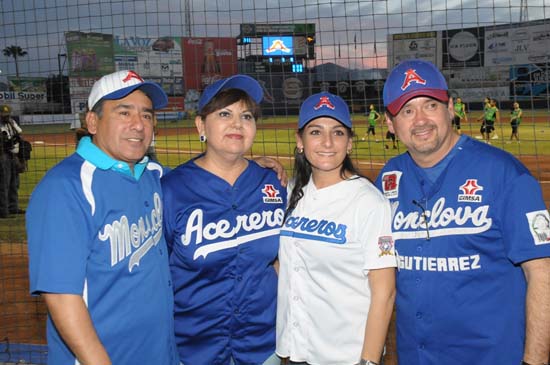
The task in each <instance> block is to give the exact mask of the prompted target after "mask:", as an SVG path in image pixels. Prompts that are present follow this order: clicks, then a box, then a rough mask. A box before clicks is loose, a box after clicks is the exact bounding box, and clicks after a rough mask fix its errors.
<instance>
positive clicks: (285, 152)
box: [0, 113, 550, 243]
mask: <svg viewBox="0 0 550 365" xmlns="http://www.w3.org/2000/svg"><path fill="white" fill-rule="evenodd" d="M537 114H538V113H537ZM541 115H542V114H541ZM474 118H475V116H472V117H471V120H475V119H474ZM503 118H504V117H503ZM296 124H297V117H295V116H294V117H292V116H289V117H268V118H263V119H262V120H261V121H260V122H259V123H258V132H257V135H256V142H255V143H254V146H253V148H252V151H251V154H250V156H272V157H276V158H278V159H279V161H280V162H281V163H282V164H283V166H284V167H285V168H286V169H287V172H288V174H289V175H290V172H291V163H292V161H291V159H290V158H289V157H290V156H292V155H293V151H294V147H295V137H294V133H295V126H296ZM354 124H355V134H356V137H355V138H354V147H353V153H352V155H353V156H354V157H355V158H356V159H357V161H358V163H359V167H360V168H362V169H364V170H370V169H371V168H372V166H371V165H370V163H371V162H375V163H377V164H378V165H377V166H375V167H380V166H381V164H383V163H384V162H385V161H386V160H387V159H389V158H390V157H392V156H395V155H396V154H398V153H402V152H404V151H405V149H404V147H403V145H402V144H399V149H398V150H393V149H392V148H391V145H390V148H389V149H385V148H384V145H385V143H388V144H389V141H388V142H386V141H384V139H383V138H384V137H385V133H386V128H385V125H380V126H378V128H377V130H376V133H377V137H378V138H379V139H380V140H381V142H378V143H377V142H376V141H375V139H374V138H373V137H372V136H371V138H370V139H369V140H367V141H361V137H363V136H364V134H365V132H366V124H367V121H366V117H365V116H363V115H355V116H354ZM289 125H290V126H291V127H290V128H289ZM23 128H24V132H25V135H30V134H33V135H35V136H47V135H48V134H54V133H67V138H66V139H65V140H66V141H67V144H66V145H64V144H63V145H60V146H59V145H58V146H51V145H43V144H35V145H34V146H33V153H32V159H31V161H29V171H28V172H26V173H24V174H21V175H20V178H21V187H20V190H19V200H20V206H21V207H22V208H25V207H26V206H27V205H28V200H29V196H30V194H31V192H32V190H33V189H34V187H35V186H36V184H37V183H38V181H39V180H40V179H41V178H42V177H43V176H44V174H45V173H46V171H47V170H48V169H50V168H51V167H52V166H54V165H55V164H56V163H58V162H59V161H61V160H62V159H63V158H65V157H66V156H68V155H69V154H71V153H72V152H73V151H74V145H73V144H71V142H72V140H73V139H72V135H71V134H70V133H71V132H70V130H69V125H68V124H63V125H40V126H23ZM462 130H463V131H464V133H467V134H470V135H472V136H474V137H475V136H478V135H479V123H477V122H472V123H469V124H466V125H463V126H462ZM510 131H511V130H510V126H509V123H508V122H507V121H506V122H504V123H502V124H501V125H500V126H497V130H496V132H497V134H498V135H499V137H500V138H499V139H497V140H492V141H491V142H492V144H493V145H494V146H496V147H499V148H502V149H504V150H506V151H508V152H510V153H512V154H514V155H516V156H524V155H536V156H542V155H550V122H538V123H533V122H529V117H526V118H524V122H523V123H522V124H521V126H520V138H521V139H522V142H521V144H517V143H515V142H512V143H509V144H508V143H506V142H507V141H508V139H509V137H510ZM174 134H175V135H174ZM503 137H504V138H503ZM156 148H157V155H158V157H159V160H160V162H161V163H163V164H164V165H166V166H169V167H172V168H173V167H175V166H177V165H179V164H181V163H183V162H185V161H187V160H189V159H190V158H191V157H193V156H195V155H196V154H197V153H199V152H200V151H203V149H204V144H201V143H200V142H199V139H198V134H197V133H196V131H195V127H194V123H193V121H191V120H184V121H178V122H160V123H159V135H158V137H157V142H156ZM50 214H55V213H54V212H52V213H50ZM25 239H26V236H25V229H24V217H23V216H16V217H13V216H12V217H10V218H8V219H3V220H1V221H0V243H2V242H24V241H25Z"/></svg>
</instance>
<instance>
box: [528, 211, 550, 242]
mask: <svg viewBox="0 0 550 365" xmlns="http://www.w3.org/2000/svg"><path fill="white" fill-rule="evenodd" d="M526 215H527V221H528V223H529V229H530V230H531V235H533V240H534V241H535V245H543V244H550V215H549V214H548V211H547V210H537V211H535V212H529V213H526Z"/></svg>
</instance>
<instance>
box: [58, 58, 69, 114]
mask: <svg viewBox="0 0 550 365" xmlns="http://www.w3.org/2000/svg"><path fill="white" fill-rule="evenodd" d="M61 58H63V67H61ZM66 60H67V54H66V53H58V54H57V70H58V71H59V74H58V77H59V89H60V92H61V112H62V113H63V114H65V100H64V98H63V88H64V87H65V82H64V80H63V69H64V68H65V61H66Z"/></svg>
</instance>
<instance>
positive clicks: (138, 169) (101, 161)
mask: <svg viewBox="0 0 550 365" xmlns="http://www.w3.org/2000/svg"><path fill="white" fill-rule="evenodd" d="M76 153H78V154H79V155H80V156H81V157H82V158H84V159H85V160H87V161H90V162H91V163H92V164H94V165H95V166H97V167H98V168H100V169H102V170H113V171H118V172H120V173H121V174H124V175H128V176H132V177H134V178H135V179H136V180H139V178H140V177H141V175H142V174H143V171H144V170H145V167H146V166H147V163H148V162H149V157H147V156H144V157H143V158H142V159H141V161H139V162H137V163H136V164H135V165H134V172H133V173H132V170H131V169H130V165H128V163H127V162H124V161H119V160H115V159H114V158H112V157H110V156H109V155H107V154H106V153H105V152H104V151H103V150H101V149H100V148H99V147H97V146H96V145H95V144H94V143H93V142H92V139H91V138H90V137H88V136H86V137H82V139H81V140H80V142H79V143H78V147H77V149H76Z"/></svg>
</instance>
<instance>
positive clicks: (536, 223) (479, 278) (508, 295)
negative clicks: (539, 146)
mask: <svg viewBox="0 0 550 365" xmlns="http://www.w3.org/2000/svg"><path fill="white" fill-rule="evenodd" d="M383 96H384V105H385V107H386V121H387V123H388V128H389V130H390V131H392V132H393V131H395V133H396V134H397V136H398V137H399V139H400V140H401V141H402V142H403V143H404V144H405V146H406V147H407V149H408V152H407V153H404V154H402V155H400V156H397V157H395V158H392V159H391V160H390V161H389V162H388V163H387V164H386V166H385V167H384V168H383V169H382V171H381V173H380V175H379V177H378V179H377V181H376V184H377V186H378V187H379V189H380V190H381V191H382V192H383V193H384V194H385V196H386V197H387V198H389V199H390V201H391V202H392V205H393V212H394V213H393V224H392V230H393V235H394V238H395V241H396V243H395V245H396V250H397V251H398V252H399V256H398V257H399V258H398V267H399V271H398V274H397V299H396V306H397V350H398V355H399V363H400V364H406V365H431V364H434V365H435V364H438V365H439V364H445V365H459V364H460V365H462V364H509V365H515V364H532V365H535V364H536V365H542V364H545V363H548V360H549V359H548V356H549V352H550V330H549V329H550V235H549V234H548V233H547V232H550V230H549V227H548V226H549V223H548V222H549V221H550V219H549V218H550V217H549V215H548V211H547V210H546V207H545V205H544V201H543V198H542V193H541V189H540V186H539V183H538V182H537V181H536V180H535V178H534V177H533V176H531V174H530V173H529V171H528V170H527V169H526V168H525V166H523V165H522V164H521V163H520V162H519V161H518V160H517V159H516V158H514V157H513V156H512V155H510V154H508V153H507V152H505V151H502V150H499V149H497V148H494V147H492V146H489V145H487V144H484V143H481V142H478V141H476V140H474V139H472V138H470V137H469V136H466V135H461V136H459V135H458V134H457V133H456V132H454V131H453V128H452V118H453V116H454V109H453V101H452V98H450V97H449V96H448V90H447V84H446V82H445V79H444V77H443V75H442V74H441V72H440V71H439V70H438V69H437V68H436V67H435V66H434V65H433V64H431V63H429V62H425V61H421V60H408V61H404V62H402V63H401V64H399V65H398V66H396V67H395V68H394V69H393V70H392V72H391V73H390V75H389V76H388V79H387V80H386V84H385V86H384V92H383Z"/></svg>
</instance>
